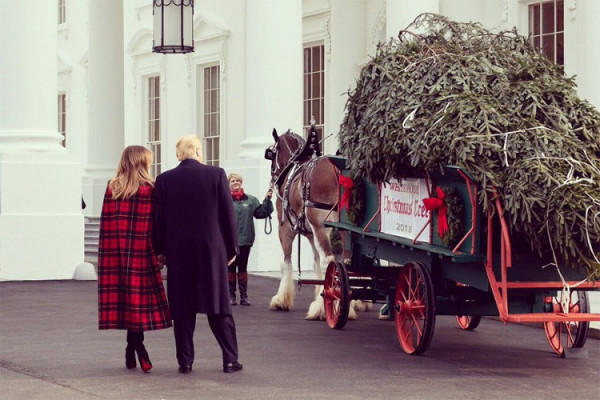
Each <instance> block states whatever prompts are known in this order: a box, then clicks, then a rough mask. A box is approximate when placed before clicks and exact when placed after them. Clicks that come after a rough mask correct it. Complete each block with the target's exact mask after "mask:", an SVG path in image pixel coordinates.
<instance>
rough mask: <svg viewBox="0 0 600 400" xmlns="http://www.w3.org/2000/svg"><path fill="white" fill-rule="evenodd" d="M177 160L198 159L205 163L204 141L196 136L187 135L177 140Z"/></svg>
mask: <svg viewBox="0 0 600 400" xmlns="http://www.w3.org/2000/svg"><path fill="white" fill-rule="evenodd" d="M175 149H176V150H175V153H176V154H177V159H178V160H179V161H183V160H185V159H187V158H192V157H197V158H199V159H200V161H203V157H202V141H201V140H200V138H199V137H198V136H196V135H185V136H182V137H180V138H179V139H178V140H177V144H176V145H175Z"/></svg>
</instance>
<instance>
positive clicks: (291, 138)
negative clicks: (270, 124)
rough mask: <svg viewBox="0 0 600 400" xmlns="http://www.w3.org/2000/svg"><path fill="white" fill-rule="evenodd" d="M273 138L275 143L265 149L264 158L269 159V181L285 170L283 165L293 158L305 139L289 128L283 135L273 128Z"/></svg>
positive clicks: (272, 180) (274, 179) (275, 178)
mask: <svg viewBox="0 0 600 400" xmlns="http://www.w3.org/2000/svg"><path fill="white" fill-rule="evenodd" d="M273 139H274V140H275V143H274V144H272V145H271V146H269V147H267V149H266V150H265V158H266V159H267V160H271V182H272V183H274V182H275V181H276V180H277V178H278V177H279V175H280V174H281V173H282V172H283V171H284V170H285V167H286V166H287V165H288V164H289V163H290V161H292V160H293V158H294V156H296V155H297V154H298V153H299V152H300V151H302V148H303V147H304V144H305V143H306V141H305V140H304V139H303V138H302V137H301V136H300V135H297V134H295V133H294V132H291V131H290V130H289V129H288V130H287V132H285V133H284V134H283V135H281V136H279V135H278V134H277V130H276V129H275V128H273Z"/></svg>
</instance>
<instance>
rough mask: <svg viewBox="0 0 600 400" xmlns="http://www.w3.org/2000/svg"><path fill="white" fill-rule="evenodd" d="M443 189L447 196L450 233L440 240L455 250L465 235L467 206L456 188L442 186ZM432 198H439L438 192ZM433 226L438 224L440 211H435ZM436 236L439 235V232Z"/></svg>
mask: <svg viewBox="0 0 600 400" xmlns="http://www.w3.org/2000/svg"><path fill="white" fill-rule="evenodd" d="M441 189H442V190H443V192H444V193H445V194H446V199H445V203H446V207H447V208H446V219H447V221H448V232H446V234H445V235H444V237H443V238H440V239H441V241H442V243H443V244H444V246H446V247H448V248H450V249H453V248H454V247H455V246H456V245H457V244H458V242H459V241H460V239H462V237H463V235H464V224H463V214H464V211H465V205H464V203H463V200H462V198H461V197H460V195H459V194H458V191H457V190H456V187H454V186H441ZM432 197H437V191H436V190H434V191H433V193H432ZM434 211H435V212H434V214H433V225H434V226H437V224H438V210H434ZM435 234H436V235H438V237H439V234H438V233H437V230H436V231H435Z"/></svg>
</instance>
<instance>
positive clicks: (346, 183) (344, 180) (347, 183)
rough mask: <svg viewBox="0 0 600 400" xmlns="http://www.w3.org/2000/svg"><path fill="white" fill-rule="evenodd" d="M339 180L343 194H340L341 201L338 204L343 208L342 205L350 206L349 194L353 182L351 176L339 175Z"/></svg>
mask: <svg viewBox="0 0 600 400" xmlns="http://www.w3.org/2000/svg"><path fill="white" fill-rule="evenodd" d="M339 182H340V185H342V186H343V187H344V194H342V201H341V204H340V206H341V209H342V210H343V209H344V207H347V208H349V207H350V194H351V193H352V188H353V187H354V182H352V178H348V177H346V176H344V175H340V179H339Z"/></svg>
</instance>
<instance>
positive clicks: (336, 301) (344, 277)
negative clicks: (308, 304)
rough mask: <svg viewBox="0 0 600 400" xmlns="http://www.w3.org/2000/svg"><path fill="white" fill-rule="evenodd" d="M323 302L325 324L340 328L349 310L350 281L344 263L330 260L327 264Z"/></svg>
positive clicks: (345, 320) (344, 322) (344, 323)
mask: <svg viewBox="0 0 600 400" xmlns="http://www.w3.org/2000/svg"><path fill="white" fill-rule="evenodd" d="M323 302H324V306H325V319H326V320H327V325H328V326H329V327H330V328H333V329H342V328H343V327H344V325H346V322H347V321H348V313H349V311H350V283H349V280H348V271H347V270H346V267H345V266H344V264H341V263H335V262H332V263H330V264H329V265H328V266H327V271H326V273H325V282H324V283H323Z"/></svg>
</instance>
